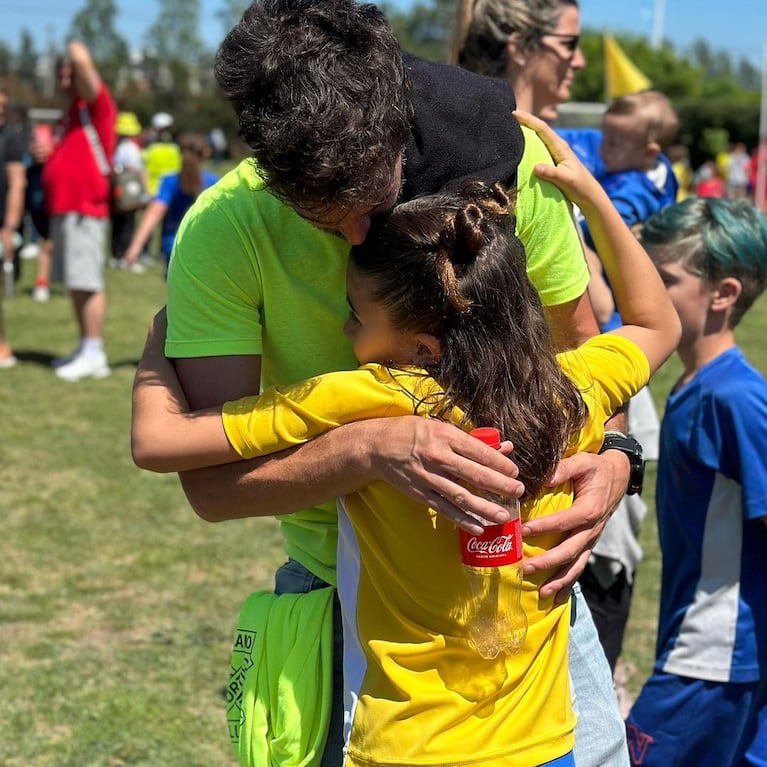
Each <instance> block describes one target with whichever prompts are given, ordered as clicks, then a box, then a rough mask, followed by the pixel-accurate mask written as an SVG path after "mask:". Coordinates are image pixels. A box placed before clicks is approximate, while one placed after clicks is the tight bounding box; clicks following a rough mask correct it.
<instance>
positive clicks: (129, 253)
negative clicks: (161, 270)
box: [125, 133, 218, 272]
mask: <svg viewBox="0 0 767 767" xmlns="http://www.w3.org/2000/svg"><path fill="white" fill-rule="evenodd" d="M178 147H179V151H180V152H181V170H180V171H179V172H178V173H167V174H166V175H164V176H161V178H160V182H159V186H158V189H157V194H156V195H155V196H154V198H153V199H152V201H151V202H150V203H149V205H147V207H146V209H145V210H144V215H143V216H142V218H141V222H140V223H139V225H138V228H137V229H136V232H135V234H134V235H133V239H132V240H131V242H130V245H129V246H128V248H127V249H126V251H125V263H126V264H127V265H128V267H129V268H130V266H131V265H132V264H136V263H137V262H138V258H139V256H140V255H141V253H142V251H143V249H144V246H145V245H146V243H147V241H148V240H149V238H150V237H151V236H152V232H153V231H154V229H155V227H156V226H157V225H158V224H159V223H160V222H161V221H162V234H161V238H160V250H161V251H162V255H163V257H164V259H165V270H166V272H167V268H168V261H169V260H170V254H171V250H172V249H173V240H174V239H175V238H176V232H177V231H178V227H179V225H180V224H181V219H182V218H183V217H184V214H185V213H186V212H187V210H189V208H190V207H191V205H192V203H193V202H194V201H195V200H196V199H197V196H198V195H199V194H200V192H202V190H203V189H207V188H208V187H209V186H213V184H215V183H216V181H218V176H216V175H214V174H213V173H210V172H209V171H207V170H205V169H204V168H203V167H202V163H203V161H204V160H205V159H207V158H208V157H209V156H210V146H209V144H208V142H207V140H206V139H205V136H202V135H201V134H199V133H182V134H181V135H180V136H179V140H178Z"/></svg>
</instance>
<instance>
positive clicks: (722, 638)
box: [655, 347, 767, 682]
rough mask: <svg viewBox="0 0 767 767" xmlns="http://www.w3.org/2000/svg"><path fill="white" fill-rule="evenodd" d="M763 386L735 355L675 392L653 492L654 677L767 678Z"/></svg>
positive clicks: (766, 408)
mask: <svg viewBox="0 0 767 767" xmlns="http://www.w3.org/2000/svg"><path fill="white" fill-rule="evenodd" d="M766 440H767V383H766V382H765V380H764V378H762V376H761V375H760V374H759V373H758V372H757V371H756V370H754V368H752V367H751V366H750V365H749V364H748V362H747V361H746V360H745V358H744V357H743V355H742V353H741V352H740V350H739V349H738V348H737V347H733V348H731V349H729V350H727V351H725V352H723V353H722V354H720V355H719V356H718V357H716V358H715V359H714V360H712V361H711V362H709V363H708V364H707V365H705V366H704V367H702V368H701V369H700V370H699V371H698V372H697V373H696V374H695V376H694V377H693V378H692V380H691V381H690V382H689V383H687V384H685V385H684V386H683V387H681V388H680V389H679V390H678V391H676V392H674V393H672V394H671V395H670V396H669V398H668V401H667V403H666V410H665V414H664V416H663V421H662V424H661V434H660V456H659V459H658V479H657V484H656V508H657V515H658V534H659V538H660V544H661V552H662V561H663V569H662V580H661V598H660V613H659V618H658V638H657V647H656V664H655V670H656V672H658V673H660V672H665V673H669V674H678V675H680V676H687V677H692V678H694V679H703V680H709V681H713V682H753V681H756V680H758V679H763V678H764V675H765V674H766V673H767V589H766V588H765V586H764V562H765V557H767V525H765V524H764V521H763V518H764V517H765V516H767V451H765V441H766Z"/></svg>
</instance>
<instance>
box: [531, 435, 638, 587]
mask: <svg viewBox="0 0 767 767" xmlns="http://www.w3.org/2000/svg"><path fill="white" fill-rule="evenodd" d="M628 477H629V462H628V458H627V457H626V456H625V455H624V454H623V453H620V452H618V451H617V450H608V451H607V452H605V453H602V454H601V455H594V454H593V453H577V454H576V455H573V456H571V457H570V458H566V459H564V460H563V461H561V462H560V464H559V466H558V467H557V470H556V472H555V473H554V476H553V477H552V478H551V481H550V482H549V485H551V486H555V485H559V484H561V483H562V482H566V481H568V480H572V483H573V491H574V493H575V500H574V501H573V505H572V506H571V507H570V508H569V509H565V510H564V511H560V512H558V513H557V514H550V515H549V516H546V517H540V518H538V519H531V520H530V521H528V522H526V523H525V524H524V525H523V526H522V535H523V536H524V537H528V536H537V535H543V534H545V533H565V534H567V537H566V538H565V540H564V541H562V543H560V544H559V545H558V546H555V547H554V548H552V549H549V550H548V551H546V552H544V553H543V554H539V555H538V556H535V557H531V558H530V559H528V560H527V561H526V562H525V563H524V565H523V568H524V571H525V572H526V573H531V572H536V571H539V570H548V569H550V568H559V570H558V571H557V572H556V573H555V574H554V576H553V577H552V578H549V580H547V581H546V582H545V583H544V584H543V585H542V586H541V589H540V592H541V595H542V596H549V595H551V594H553V593H555V592H556V601H557V602H563V601H565V599H567V598H568V596H569V593H570V588H571V587H572V585H573V583H575V581H576V580H578V578H579V577H580V575H581V573H582V572H583V569H584V568H585V567H586V563H587V562H588V560H589V555H590V554H591V549H592V548H593V547H594V544H595V543H596V542H597V539H598V538H599V535H600V533H601V532H602V530H603V529H604V526H605V525H606V524H607V520H608V519H609V518H610V515H611V514H612V513H613V511H614V510H615V507H616V506H617V505H618V503H619V502H620V500H621V498H622V497H623V496H624V495H625V493H626V487H627V485H628Z"/></svg>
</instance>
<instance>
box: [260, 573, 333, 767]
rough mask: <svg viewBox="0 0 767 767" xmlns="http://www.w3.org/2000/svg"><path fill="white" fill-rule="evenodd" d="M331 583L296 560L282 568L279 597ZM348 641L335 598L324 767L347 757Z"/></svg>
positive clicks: (277, 584) (277, 578)
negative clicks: (346, 641) (329, 705)
mask: <svg viewBox="0 0 767 767" xmlns="http://www.w3.org/2000/svg"><path fill="white" fill-rule="evenodd" d="M328 585H330V584H328V583H325V581H323V580H322V579H321V578H318V577H317V576H316V575H313V574H312V573H310V572H309V571H308V570H307V569H306V568H305V567H304V566H303V565H302V564H300V563H299V562H296V561H295V560H294V559H291V560H289V561H288V562H286V563H285V564H284V565H282V567H280V568H279V569H278V570H277V572H276V573H275V576H274V593H275V594H306V593H307V592H309V591H314V590H315V589H324V588H325V587H326V586H328ZM343 750H344V642H343V624H342V623H341V604H340V602H339V601H338V594H334V595H333V702H332V708H331V711H330V724H329V725H328V738H327V740H326V741H325V751H324V753H323V754H322V761H321V762H320V767H341V765H342V764H343V760H344V756H343Z"/></svg>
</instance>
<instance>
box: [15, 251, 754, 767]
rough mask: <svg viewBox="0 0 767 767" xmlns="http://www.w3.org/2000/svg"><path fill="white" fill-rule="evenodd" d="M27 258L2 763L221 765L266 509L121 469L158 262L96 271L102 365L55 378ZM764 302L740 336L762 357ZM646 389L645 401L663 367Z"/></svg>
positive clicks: (264, 577) (638, 634) (659, 397)
mask: <svg viewBox="0 0 767 767" xmlns="http://www.w3.org/2000/svg"><path fill="white" fill-rule="evenodd" d="M33 271H34V263H33V262H25V263H24V272H23V275H22V283H21V285H20V288H19V291H18V293H17V296H16V297H15V298H14V299H12V300H10V301H6V302H4V310H5V320H6V331H7V335H8V337H9V340H10V341H11V342H12V343H13V346H14V349H15V351H16V354H17V356H18V357H19V359H20V364H19V365H18V366H17V367H16V368H13V369H10V370H2V371H0V465H1V466H2V473H1V474H0V511H1V512H2V521H3V528H2V539H0V690H2V694H1V695H0V764H2V765H3V767H22V766H23V767H28V766H29V765H34V766H35V767H121V766H122V765H142V766H146V767H178V766H179V765H184V767H219V766H220V767H227V765H233V764H234V759H233V757H232V755H231V753H230V749H229V745H228V739H227V728H226V722H225V714H224V704H223V695H222V690H223V687H224V684H225V683H226V681H227V674H228V664H229V649H230V644H231V639H232V634H233V629H234V621H235V618H236V614H237V610H238V608H239V605H240V603H241V601H242V599H243V598H244V596H245V595H246V594H247V593H248V592H249V591H250V590H253V589H256V588H263V587H267V588H268V587H270V586H271V583H272V574H273V571H274V568H275V566H276V565H277V564H278V563H279V562H281V561H282V559H283V554H282V548H281V543H280V538H279V534H278V531H277V525H276V522H275V521H274V520H272V519H253V520H240V521H237V522H230V523H224V524H220V525H210V524H208V523H205V522H202V521H201V520H199V519H198V518H197V517H196V516H195V515H194V513H193V512H192V511H191V510H190V509H189V507H188V505H187V503H186V501H185V498H184V496H183V493H182V492H181V490H180V487H179V485H178V482H177V480H176V478H175V477H174V476H160V475H154V474H150V473H146V472H141V471H139V470H137V469H136V468H135V467H134V466H133V464H132V462H131V458H130V452H129V436H128V435H129V418H130V389H131V383H132V379H133V374H134V369H135V363H136V360H137V359H138V357H139V355H140V353H141V349H142V346H143V342H144V335H145V330H146V328H147V326H148V324H149V320H150V318H151V317H152V315H153V313H154V311H155V310H156V309H157V308H158V307H160V306H161V305H162V304H163V303H164V301H165V286H164V283H163V280H162V277H161V270H160V267H159V266H154V267H153V268H151V269H150V271H149V272H148V273H147V274H145V275H134V274H129V273H126V272H121V271H114V270H109V271H108V273H107V279H108V283H107V290H108V300H109V308H108V315H107V323H106V328H105V338H106V345H107V352H108V355H109V360H110V363H111V365H112V367H113V374H112V376H111V377H109V378H107V379H105V380H102V381H82V382H80V383H77V384H71V383H66V382H62V381H58V380H57V379H56V378H55V377H54V375H53V373H52V371H51V370H50V368H49V363H50V360H51V358H52V357H53V356H56V355H60V354H65V353H67V352H69V351H70V350H71V349H72V348H73V346H74V343H75V341H76V336H75V329H74V322H73V319H72V315H71V307H70V304H69V300H68V299H67V298H65V297H64V296H63V295H61V294H60V293H59V294H54V296H53V298H52V300H51V301H50V303H48V304H37V303H34V302H33V301H32V300H31V299H30V296H29V292H30V289H31V280H32V277H33ZM766 329H767V303H765V301H762V302H760V303H759V304H757V306H756V307H754V309H753V310H752V311H751V312H750V314H749V315H747V317H746V320H745V321H744V323H743V327H742V329H741V331H740V333H739V338H740V341H741V344H742V346H743V348H744V349H745V351H746V353H747V354H748V355H749V357H750V359H751V360H752V361H753V362H754V364H755V365H756V366H757V367H758V368H760V369H761V370H762V371H764V370H765V369H767V357H766V356H765V355H767V352H765V351H764V349H763V345H762V339H763V338H764V337H765V330H766ZM678 370H679V366H678V363H677V362H676V360H672V361H671V362H670V363H668V364H667V365H666V366H665V367H664V368H663V369H662V371H661V372H660V373H659V374H658V376H657V377H656V379H655V381H654V382H653V384H652V391H653V394H654V396H655V399H656V402H657V403H658V406H659V408H661V409H662V404H663V400H664V399H665V396H666V393H667V392H668V390H669V388H670V387H671V385H672V383H673V381H674V380H675V378H676V376H677V374H678ZM653 478H654V473H653V472H651V473H650V476H649V479H648V482H647V490H646V494H645V497H646V499H647V500H648V503H649V504H650V506H651V509H650V511H649V512H648V515H647V518H646V521H645V524H644V527H643V530H642V541H643V545H644V549H645V559H644V561H643V562H642V563H641V564H640V567H639V571H638V574H637V582H636V589H635V597H634V605H633V611H632V617H631V621H630V625H629V628H628V631H627V637H626V643H625V651H624V658H625V659H626V660H628V661H631V662H632V663H634V664H636V666H637V673H636V675H635V676H634V677H633V678H632V679H631V680H630V682H629V689H630V690H632V691H633V692H636V691H637V689H638V687H639V685H640V684H641V681H642V679H644V677H645V676H646V675H647V673H648V672H649V670H650V667H651V663H652V653H653V644H654V639H655V621H656V610H657V597H658V575H659V558H658V551H657V539H656V527H655V520H654V514H653V510H652V493H653Z"/></svg>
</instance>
